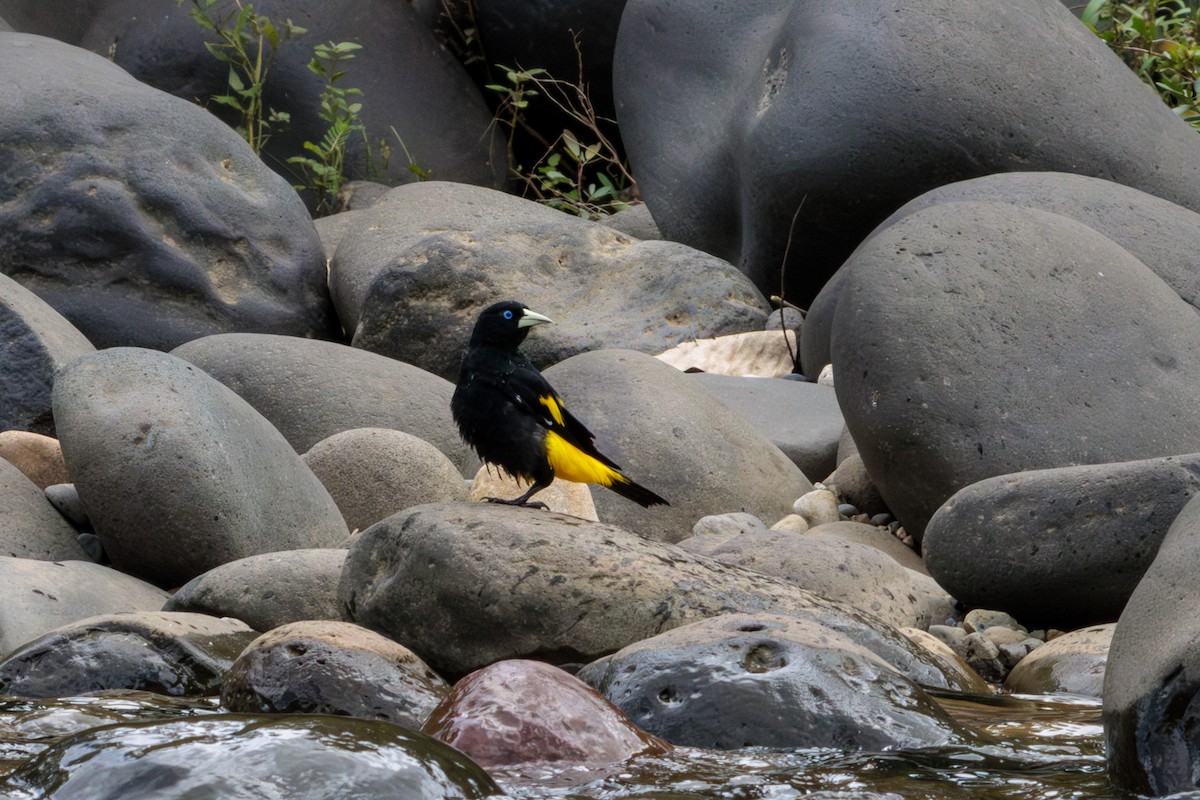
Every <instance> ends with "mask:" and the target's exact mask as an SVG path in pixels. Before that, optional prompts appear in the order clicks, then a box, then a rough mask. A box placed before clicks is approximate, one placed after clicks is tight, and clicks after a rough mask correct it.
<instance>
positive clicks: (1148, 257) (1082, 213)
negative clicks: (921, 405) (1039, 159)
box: [800, 172, 1200, 375]
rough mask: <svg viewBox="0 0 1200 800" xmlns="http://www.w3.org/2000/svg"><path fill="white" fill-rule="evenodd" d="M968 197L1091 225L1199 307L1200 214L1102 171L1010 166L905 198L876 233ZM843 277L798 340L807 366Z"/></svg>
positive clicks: (813, 365) (826, 330)
mask: <svg viewBox="0 0 1200 800" xmlns="http://www.w3.org/2000/svg"><path fill="white" fill-rule="evenodd" d="M963 201H981V202H989V203H1008V204H1010V205H1014V206H1018V207H1020V208H1034V209H1039V210H1041V211H1048V212H1050V213H1053V214H1061V215H1062V216H1064V217H1069V218H1070V219H1073V220H1075V221H1076V222H1080V223H1082V224H1084V225H1087V226H1088V227H1089V228H1094V229H1095V230H1096V231H1097V232H1098V233H1101V234H1103V235H1104V236H1107V237H1108V238H1109V239H1112V240H1113V241H1114V242H1116V243H1117V244H1119V245H1120V246H1121V247H1123V248H1125V249H1126V250H1128V251H1129V252H1130V253H1132V254H1133V255H1134V256H1135V257H1136V258H1137V259H1138V260H1139V261H1141V262H1142V263H1143V264H1145V265H1146V266H1147V267H1149V268H1150V269H1151V270H1153V272H1154V274H1155V275H1157V276H1158V277H1159V278H1161V279H1162V280H1163V281H1164V282H1165V283H1166V284H1167V285H1168V286H1170V287H1171V288H1172V289H1174V290H1175V292H1176V293H1177V294H1178V295H1179V296H1180V297H1181V298H1183V300H1184V302H1186V303H1188V304H1189V305H1191V306H1193V307H1200V276H1198V275H1197V273H1196V270H1195V268H1194V255H1195V253H1197V252H1200V214H1197V213H1196V212H1195V211H1192V210H1189V209H1187V208H1184V207H1183V206H1181V205H1176V204H1175V203H1172V202H1169V201H1167V200H1164V199H1162V198H1161V197H1156V196H1155V195H1152V194H1148V193H1146V192H1142V191H1138V190H1137V189H1132V188H1130V187H1128V186H1123V185H1121V184H1119V183H1113V182H1112V181H1106V180H1101V179H1100V178H1089V177H1085V176H1083V175H1071V174H1069V173H1065V172H1009V173H1001V174H996V175H987V176H984V177H982V178H975V179H972V180H967V181H958V182H956V183H950V184H947V185H945V186H939V187H937V188H936V189H933V190H931V191H928V192H926V193H925V194H922V195H920V196H919V197H916V198H914V199H913V200H911V201H909V202H908V203H905V204H904V205H903V206H901V207H900V208H899V209H898V210H897V211H896V212H895V213H894V214H892V215H891V216H889V217H888V218H887V219H886V220H884V221H883V222H881V223H880V224H879V227H877V228H876V229H875V230H874V231H872V232H871V236H875V235H877V234H879V233H881V232H882V231H884V230H886V229H887V228H888V227H890V226H891V225H894V224H895V223H896V222H899V221H900V220H902V219H904V218H905V217H907V216H909V215H910V214H913V213H916V212H917V211H920V210H922V209H926V208H929V207H931V206H936V205H938V204H939V203H953V202H963ZM842 285H843V284H842V273H841V272H840V271H839V272H838V274H837V275H835V276H834V277H833V278H832V279H831V280H830V281H829V283H827V284H826V285H825V287H824V288H823V289H821V293H820V294H819V295H818V296H817V298H816V299H815V300H814V301H813V303H812V306H811V307H810V308H809V310H808V316H807V317H806V318H805V320H804V332H803V336H802V337H801V342H800V350H801V356H802V360H803V363H804V368H805V370H810V371H811V370H815V371H820V369H821V367H822V366H823V365H825V364H827V363H829V338H830V333H831V330H832V326H833V318H834V314H835V313H836V311H837V302H838V297H839V296H840V294H841V287H842ZM815 371H814V372H813V373H812V374H814V375H815V374H816V372H815Z"/></svg>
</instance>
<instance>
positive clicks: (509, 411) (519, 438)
mask: <svg viewBox="0 0 1200 800" xmlns="http://www.w3.org/2000/svg"><path fill="white" fill-rule="evenodd" d="M551 321H552V320H550V319H549V318H548V317H544V316H542V315H541V314H538V313H536V312H533V311H530V310H529V309H528V308H526V307H525V306H524V304H523V303H518V302H515V301H513V300H506V301H504V302H500V303H496V304H494V305H491V306H488V307H487V308H485V309H484V310H483V311H482V312H481V313H480V315H479V319H478V320H477V321H476V322H475V329H474V331H472V332H471V342H470V345H469V348H468V350H467V355H466V357H465V358H463V363H462V371H461V372H460V373H459V376H458V386H457V387H456V388H455V390H454V397H453V399H452V400H451V401H450V410H451V411H452V412H453V414H454V421H455V423H457V425H458V430H459V433H460V434H462V438H463V440H464V441H466V443H467V444H468V445H470V446H471V447H473V448H475V452H477V453H479V457H480V458H482V459H483V460H484V461H486V462H487V463H489V464H494V465H496V466H498V467H500V468H502V469H503V470H504V471H505V472H507V473H508V474H510V475H512V476H513V477H515V478H518V479H521V480H525V481H528V482H529V483H530V486H529V491H527V492H525V494H523V495H521V496H520V497H517V498H514V499H512V500H503V499H500V498H498V497H488V498H485V499H486V500H488V501H489V502H492V503H504V504H505V505H515V506H532V507H537V508H545V504H544V503H540V502H536V501H532V502H531V501H530V499H529V498H531V497H533V495H535V494H536V493H538V492H540V491H541V490H542V489H545V488H546V487H547V486H549V485H550V482H551V481H553V480H554V479H555V478H556V477H557V478H562V479H563V480H568V481H576V482H578V483H598V484H600V485H601V486H607V487H608V488H609V489H612V490H613V491H614V492H616V493H617V494H619V495H621V496H622V497H625V498H628V499H630V500H632V501H633V502H635V503H639V504H640V505H643V506H653V505H668V503H667V501H666V500H664V499H662V498H661V497H659V496H658V495H657V494H655V493H654V492H652V491H650V490H649V489H647V488H646V487H644V486H640V485H638V484H636V483H634V482H633V480H631V479H630V478H629V477H628V476H626V475H624V474H622V472H621V468H620V467H619V466H617V465H616V464H614V463H613V462H612V460H611V459H609V458H608V457H606V456H605V455H603V454H602V453H601V452H600V451H599V450H597V449H596V446H595V444H593V440H594V439H595V436H594V435H593V434H592V432H591V431H589V430H588V429H587V428H586V427H584V425H583V423H582V422H580V421H579V420H577V419H576V418H575V417H574V416H573V415H572V414H571V412H570V411H568V410H567V409H566V407H565V406H564V405H563V401H562V398H560V397H559V396H558V393H557V392H555V391H554V389H553V387H551V386H550V384H549V383H548V382H547V381H546V379H545V378H544V377H542V373H540V372H538V370H537V367H535V366H534V365H533V362H531V361H530V360H529V359H528V358H526V357H525V356H524V355H522V354H521V352H520V351H519V350H518V349H517V348H519V347H520V345H521V343H522V342H523V341H525V337H526V336H527V335H528V334H529V330H530V329H531V328H532V327H533V326H535V325H542V324H545V323H548V322H551Z"/></svg>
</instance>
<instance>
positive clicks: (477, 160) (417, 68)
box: [79, 0, 508, 199]
mask: <svg viewBox="0 0 1200 800" xmlns="http://www.w3.org/2000/svg"><path fill="white" fill-rule="evenodd" d="M191 6H192V4H191V3H190V2H184V3H169V4H165V5H164V6H163V7H162V8H161V9H159V11H158V13H155V14H147V13H145V6H144V4H143V3H142V0H104V2H101V3H99V4H98V8H96V10H95V13H94V14H93V15H91V17H90V20H89V25H88V26H87V28H86V29H85V30H84V31H83V33H82V35H81V37H80V42H79V44H80V46H81V47H86V48H87V49H89V50H92V51H93V52H95V53H100V54H101V55H104V56H106V57H110V58H112V59H113V61H114V62H115V63H116V64H117V65H118V66H120V67H122V68H124V69H126V70H128V71H129V72H130V74H132V75H133V76H134V77H136V78H137V79H138V80H141V81H145V82H146V83H148V84H149V85H151V86H154V87H155V88H157V89H162V90H163V91H165V92H170V93H171V94H173V95H176V96H178V97H182V98H184V99H186V100H190V101H192V102H199V103H201V104H204V105H206V106H207V107H208V108H209V109H210V110H211V111H212V113H214V114H216V115H218V116H220V117H222V118H223V119H225V120H226V121H228V122H229V123H231V124H236V123H239V122H240V119H239V117H238V115H237V114H231V113H229V111H228V109H225V108H223V107H222V106H221V105H219V104H217V103H213V102H211V101H210V100H209V98H210V97H212V96H213V95H222V94H226V93H227V92H228V91H229V84H228V74H229V67H228V65H227V64H224V63H222V62H220V61H218V60H217V59H215V58H213V57H212V55H210V54H209V52H208V50H207V49H206V48H205V46H204V42H205V41H206V40H207V41H214V40H215V39H216V38H217V37H215V36H214V35H212V34H209V33H207V32H206V31H204V30H203V29H202V28H201V27H200V26H199V25H197V24H196V23H195V22H194V21H193V20H192V19H191V16H190V11H191ZM231 10H233V11H236V9H235V8H233V6H232V4H224V3H219V4H217V5H216V6H215V7H214V8H213V9H211V10H210V11H208V12H207V16H208V17H209V19H211V20H219V19H221V18H223V17H225V16H228V15H229V14H230V12H231ZM254 11H255V12H256V13H257V14H260V15H264V16H267V17H269V18H270V19H271V20H272V21H273V22H274V23H275V25H276V26H277V27H279V26H282V24H283V21H284V20H285V19H288V20H291V21H292V22H294V23H295V24H296V25H299V26H301V27H303V28H304V29H305V33H304V34H302V35H300V36H297V37H294V38H292V39H290V40H287V41H283V42H281V44H280V46H279V47H278V49H277V50H276V53H275V59H274V62H273V63H272V64H271V66H270V72H269V73H268V76H267V80H266V81H265V83H264V85H263V94H262V97H263V103H264V105H265V106H266V107H267V108H268V109H275V110H278V111H282V112H286V113H287V114H289V116H290V119H289V120H288V122H287V124H285V125H275V126H272V127H271V128H270V130H269V137H268V138H267V140H266V142H265V145H264V147H263V161H264V162H265V163H266V164H268V165H272V166H274V168H275V169H276V171H277V172H279V173H280V174H281V175H282V176H283V177H284V178H286V179H287V180H288V181H290V182H293V183H296V182H301V181H299V180H298V178H297V176H298V168H297V166H296V165H295V164H290V163H288V159H289V158H291V157H293V156H298V155H310V156H311V155H312V154H311V153H309V152H307V151H306V150H305V148H304V143H305V142H306V141H308V142H314V143H320V142H321V141H322V139H323V137H324V136H325V135H326V132H327V131H328V129H329V121H328V120H326V119H324V118H322V117H321V116H320V114H321V105H320V96H321V91H322V88H323V82H322V79H321V78H320V77H319V76H317V75H314V74H313V73H312V71H311V70H309V69H308V62H309V61H310V60H311V59H312V58H313V48H314V47H315V46H316V45H319V44H322V43H325V42H344V41H351V42H354V43H356V44H359V45H361V49H359V50H356V51H355V52H354V54H353V55H354V58H353V60H346V61H342V62H341V63H339V64H338V65H337V69H338V71H340V72H343V73H344V75H343V76H342V77H341V78H340V79H339V80H338V88H349V87H353V88H356V89H359V90H361V92H362V95H361V96H358V97H351V98H349V99H350V101H351V102H359V103H361V106H362V107H361V108H360V109H359V112H358V117H359V119H360V120H361V121H362V123H363V125H365V127H366V132H365V133H366V137H364V136H363V135H361V134H359V135H354V134H351V135H350V137H349V140H348V141H347V143H346V153H347V155H346V158H345V162H344V165H343V170H344V174H345V175H346V176H347V177H349V178H352V179H353V178H359V179H361V178H367V179H370V180H373V181H381V182H384V183H389V184H397V183H404V182H408V181H416V180H418V179H419V178H418V176H417V174H416V173H415V172H414V171H412V170H410V168H409V165H410V158H411V163H413V164H415V165H416V166H417V167H418V168H419V169H421V170H424V171H426V172H427V173H430V174H432V175H434V176H435V177H436V178H437V179H438V180H448V181H463V182H466V183H477V184H481V185H484V186H495V187H501V186H504V185H505V184H506V183H507V181H508V174H507V164H506V161H505V154H504V135H503V132H502V130H501V129H500V128H499V126H497V125H496V124H495V123H494V121H493V119H492V113H491V111H490V110H489V109H488V107H487V104H486V103H485V101H484V98H483V96H482V94H481V91H480V89H478V88H476V87H475V86H474V85H472V83H471V80H470V78H469V77H468V75H467V74H466V72H465V71H464V70H463V69H462V66H461V65H460V64H459V62H458V61H457V60H456V59H455V57H454V55H453V54H452V53H451V52H449V51H448V50H447V48H445V47H444V46H443V45H442V44H441V43H440V42H438V41H437V39H436V38H435V36H434V33H433V31H432V30H431V28H430V27H429V26H427V25H426V24H425V23H424V22H423V21H421V19H420V18H419V17H418V16H417V15H416V14H415V13H414V12H413V9H412V7H411V5H410V4H409V3H392V2H388V0H358V2H355V3H353V4H350V5H340V4H336V3H327V2H323V0H258V2H256V3H254ZM398 75H403V76H404V80H397V79H396V76H398ZM364 138H369V141H370V143H371V147H372V149H373V153H374V154H373V157H372V159H371V162H370V163H368V162H367V161H366V159H365V157H364V156H365V153H364V147H365V144H364ZM381 143H382V144H381ZM384 148H386V149H387V151H388V155H385V152H384ZM406 150H407V153H406V152H405V151H406ZM310 199H311V198H310Z"/></svg>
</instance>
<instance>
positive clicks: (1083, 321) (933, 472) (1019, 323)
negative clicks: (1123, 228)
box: [833, 202, 1200, 541]
mask: <svg viewBox="0 0 1200 800" xmlns="http://www.w3.org/2000/svg"><path fill="white" fill-rule="evenodd" d="M846 270H847V271H848V275H847V277H846V281H847V284H846V287H845V289H844V292H843V295H842V300H841V302H840V303H839V304H838V310H837V315H836V317H835V319H834V327H833V362H834V364H835V365H836V367H837V380H836V384H835V388H836V390H837V396H838V402H839V404H840V405H841V407H842V413H843V414H845V417H846V424H847V426H848V427H849V429H850V433H851V434H852V435H853V437H854V440H855V441H856V442H857V443H858V447H859V453H860V454H861V455H862V458H863V462H864V463H865V465H866V468H867V471H868V472H869V473H870V475H871V477H872V478H873V479H874V481H875V484H876V486H877V487H878V488H879V492H880V494H881V495H882V497H883V499H884V500H885V501H886V502H887V505H888V508H890V509H891V511H892V512H893V513H894V514H895V515H896V517H897V518H898V519H899V520H900V522H901V523H903V525H904V527H905V530H906V531H907V532H908V533H910V534H912V535H913V537H914V538H916V539H917V540H918V541H920V538H921V535H922V534H923V532H924V530H925V526H926V524H927V523H928V522H929V518H930V517H932V516H933V513H934V512H935V511H936V510H937V509H938V507H940V506H941V505H942V503H944V502H945V501H946V500H948V499H949V498H950V496H951V495H953V494H954V493H955V492H957V491H958V490H959V489H961V488H963V487H964V486H967V485H969V484H972V483H975V482H977V481H980V480H983V479H984V478H989V477H992V476H995V475H1003V474H1006V473H1011V472H1017V471H1021V470H1029V469H1039V468H1049V467H1060V466H1067V465H1070V464H1095V463H1104V462H1112V461H1130V460H1135V459H1142V458H1152V457H1156V456H1165V455H1172V454H1178V453H1190V452H1200V404H1197V403H1196V402H1195V397H1196V395H1197V393H1200V347H1197V345H1198V344H1200V316H1198V315H1197V314H1196V311H1195V309H1194V308H1193V307H1191V306H1189V305H1188V304H1186V303H1184V302H1183V300H1181V299H1180V298H1179V295H1178V294H1177V293H1176V292H1174V291H1173V290H1172V289H1171V288H1170V287H1169V286H1167V284H1166V283H1164V282H1163V281H1162V280H1161V279H1159V278H1158V276H1156V275H1155V274H1154V273H1153V272H1151V271H1150V270H1149V269H1148V268H1147V267H1146V266H1145V265H1143V264H1142V263H1141V262H1140V261H1138V260H1137V259H1136V258H1134V257H1133V256H1132V255H1130V254H1129V253H1128V252H1127V251H1126V250H1124V249H1122V248H1121V247H1119V246H1117V245H1116V244H1114V243H1113V242H1112V241H1111V240H1110V239H1107V238H1105V237H1104V236H1102V235H1100V234H1099V233H1097V232H1096V231H1095V230H1094V229H1092V228H1089V227H1086V226H1084V225H1082V224H1080V223H1078V222H1075V221H1074V220H1071V219H1068V218H1066V217H1063V216H1059V215H1057V214H1050V213H1047V212H1044V211H1038V210H1034V209H1027V208H1018V207H1015V206H1012V205H1006V204H1000V203H978V202H961V203H941V204H939V205H937V206H934V207H931V208H928V209H924V210H922V211H917V212H915V213H913V214H911V215H909V216H907V217H905V218H904V219H902V220H900V221H899V222H897V223H896V224H894V225H892V226H891V227H890V228H888V229H887V230H885V231H883V232H881V233H880V234H878V235H877V236H875V237H874V238H872V239H871V240H870V241H869V242H867V243H866V244H865V245H864V246H863V248H862V249H860V250H859V251H858V252H857V253H856V254H855V255H854V257H853V258H852V259H850V260H849V261H848V262H847V265H846ZM1131 409H1137V413H1136V414H1134V413H1131Z"/></svg>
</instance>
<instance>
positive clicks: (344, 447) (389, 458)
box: [301, 428, 467, 531]
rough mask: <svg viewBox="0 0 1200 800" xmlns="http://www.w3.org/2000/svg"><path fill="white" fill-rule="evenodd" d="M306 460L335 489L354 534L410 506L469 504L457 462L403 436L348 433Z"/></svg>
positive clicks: (318, 445)
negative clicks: (450, 502)
mask: <svg viewBox="0 0 1200 800" xmlns="http://www.w3.org/2000/svg"><path fill="white" fill-rule="evenodd" d="M301 457H302V458H303V459H304V463H305V464H307V465H308V468H309V469H311V470H312V471H313V474H314V475H316V476H317V477H318V478H319V479H320V480H321V483H322V484H323V485H324V486H325V488H326V489H328V490H329V494H330V495H332V496H333V499H334V502H336V503H337V505H338V509H339V510H340V511H341V512H342V517H343V518H344V519H345V520H346V525H347V527H349V528H350V530H351V531H361V530H366V529H367V528H369V527H371V526H372V525H374V524H375V523H376V522H379V520H381V519H383V518H384V517H387V516H391V515H392V514H395V513H396V512H397V511H403V510H404V509H406V508H408V507H409V506H416V505H421V504H422V503H440V502H448V501H451V500H466V499H467V484H466V482H465V481H464V480H463V476H462V473H461V472H459V470H458V467H456V466H455V465H454V462H452V461H451V460H450V459H449V458H448V457H447V456H446V455H445V454H444V453H442V451H441V450H438V449H437V448H436V447H434V446H433V445H431V444H430V443H429V442H427V441H425V440H424V439H421V438H419V437H416V436H413V435H412V434H410V433H404V432H403V431H396V430H391V429H389V428H354V429H353V430H348V431H342V432H341V433H335V434H334V435H333V436H330V437H329V438H327V439H322V440H321V441H319V442H317V443H316V444H314V445H313V446H312V449H311V450H309V451H308V452H307V453H305V454H304V455H303V456H301Z"/></svg>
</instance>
